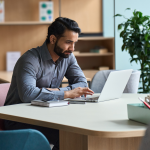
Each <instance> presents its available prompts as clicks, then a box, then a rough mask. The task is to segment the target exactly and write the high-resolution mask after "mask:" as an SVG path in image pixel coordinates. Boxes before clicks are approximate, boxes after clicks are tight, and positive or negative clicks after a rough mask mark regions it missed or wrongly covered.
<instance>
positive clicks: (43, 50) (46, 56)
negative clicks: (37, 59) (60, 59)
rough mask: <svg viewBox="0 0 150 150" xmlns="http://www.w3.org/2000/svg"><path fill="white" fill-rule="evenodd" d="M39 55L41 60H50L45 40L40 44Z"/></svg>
mask: <svg viewBox="0 0 150 150" xmlns="http://www.w3.org/2000/svg"><path fill="white" fill-rule="evenodd" d="M41 56H42V59H43V60H50V59H52V57H51V55H50V52H49V50H48V48H47V45H46V42H44V43H43V45H42V46H41Z"/></svg>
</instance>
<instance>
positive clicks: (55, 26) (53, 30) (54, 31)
mask: <svg viewBox="0 0 150 150" xmlns="http://www.w3.org/2000/svg"><path fill="white" fill-rule="evenodd" d="M66 29H68V30H72V31H74V32H76V33H79V34H80V33H81V29H80V28H79V26H78V24H77V22H75V21H74V20H71V19H69V18H63V17H58V18H56V19H55V21H54V22H53V23H52V24H51V25H50V26H49V27H48V35H47V38H46V44H48V43H50V40H49V37H50V36H51V35H55V36H56V38H58V39H59V38H60V37H61V36H62V35H63V33H64V32H65V30H66Z"/></svg>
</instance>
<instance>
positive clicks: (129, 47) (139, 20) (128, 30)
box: [115, 8, 150, 93]
mask: <svg viewBox="0 0 150 150" xmlns="http://www.w3.org/2000/svg"><path fill="white" fill-rule="evenodd" d="M126 10H130V8H127V9H126ZM117 16H123V15H121V14H116V15H115V17H117ZM123 17H124V16H123ZM124 18H125V17H124ZM125 19H127V20H126V21H125V22H123V23H120V24H119V25H118V30H122V31H121V33H120V37H122V38H123V45H122V51H124V50H125V51H128V53H129V54H130V56H131V60H130V62H136V63H139V64H140V70H141V76H140V82H142V87H140V88H139V89H140V93H149V92H150V42H149V41H150V16H143V14H142V12H140V11H137V10H134V11H133V16H131V17H130V18H129V19H128V18H125Z"/></svg>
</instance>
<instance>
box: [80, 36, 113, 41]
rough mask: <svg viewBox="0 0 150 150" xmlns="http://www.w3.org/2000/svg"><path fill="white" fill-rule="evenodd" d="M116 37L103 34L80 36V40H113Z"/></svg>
mask: <svg viewBox="0 0 150 150" xmlns="http://www.w3.org/2000/svg"><path fill="white" fill-rule="evenodd" d="M112 39H114V37H103V36H95V37H93V36H91V37H79V38H78V40H83V41H84V40H85V41H86V40H90V41H91V40H112Z"/></svg>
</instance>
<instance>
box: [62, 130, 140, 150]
mask: <svg viewBox="0 0 150 150" xmlns="http://www.w3.org/2000/svg"><path fill="white" fill-rule="evenodd" d="M140 142H141V138H140V137H135V138H99V137H97V136H86V135H80V134H76V133H71V132H65V131H60V150H138V148H139V145H140Z"/></svg>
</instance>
